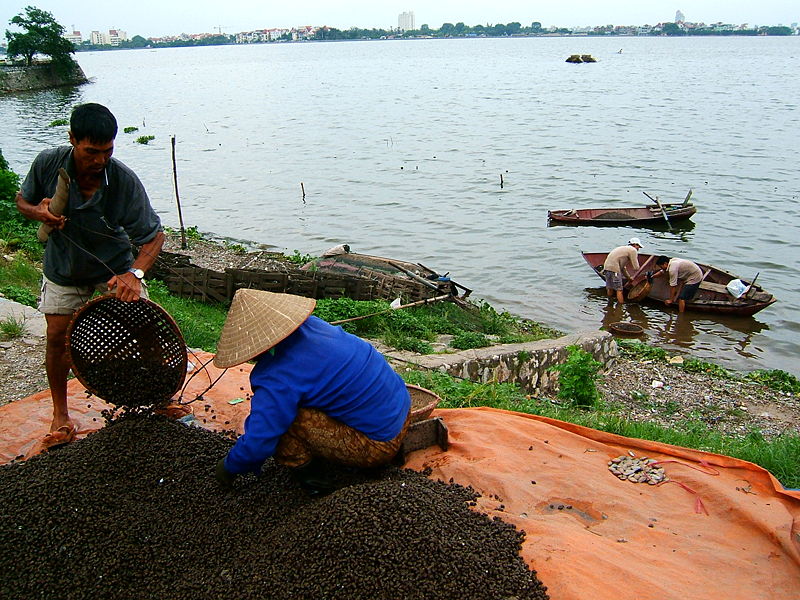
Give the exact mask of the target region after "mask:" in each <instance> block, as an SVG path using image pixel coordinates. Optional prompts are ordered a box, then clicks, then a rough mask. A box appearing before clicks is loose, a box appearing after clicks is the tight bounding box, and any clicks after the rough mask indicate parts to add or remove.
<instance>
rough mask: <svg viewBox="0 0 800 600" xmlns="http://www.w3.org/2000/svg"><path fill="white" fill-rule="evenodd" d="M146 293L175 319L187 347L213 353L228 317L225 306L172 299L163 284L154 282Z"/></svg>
mask: <svg viewBox="0 0 800 600" xmlns="http://www.w3.org/2000/svg"><path fill="white" fill-rule="evenodd" d="M147 289H148V291H149V293H150V299H151V300H152V301H153V302H155V303H156V304H158V305H160V306H161V307H162V308H163V309H164V310H166V311H167V312H168V313H169V314H170V315H171V316H172V318H173V319H175V322H176V323H177V324H178V327H179V328H180V330H181V333H183V338H184V340H185V341H186V345H187V346H189V347H190V348H200V349H202V350H205V351H206V352H216V350H217V342H218V341H219V333H220V331H221V330H222V325H223V323H224V322H225V317H226V316H227V314H228V308H227V306H225V305H222V304H205V303H204V302H199V301H198V300H189V299H187V298H179V297H177V296H173V295H172V294H170V293H169V290H168V289H167V286H166V284H165V283H163V282H161V281H157V280H148V282H147Z"/></svg>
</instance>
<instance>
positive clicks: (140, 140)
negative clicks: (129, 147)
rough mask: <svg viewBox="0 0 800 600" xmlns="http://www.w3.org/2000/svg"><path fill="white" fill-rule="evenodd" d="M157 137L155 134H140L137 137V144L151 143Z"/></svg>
mask: <svg viewBox="0 0 800 600" xmlns="http://www.w3.org/2000/svg"><path fill="white" fill-rule="evenodd" d="M154 139H156V136H154V135H140V136H139V137H137V138H136V143H137V144H149V143H150V142H151V141H152V140H154Z"/></svg>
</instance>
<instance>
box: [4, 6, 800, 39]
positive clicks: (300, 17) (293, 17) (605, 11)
mask: <svg viewBox="0 0 800 600" xmlns="http://www.w3.org/2000/svg"><path fill="white" fill-rule="evenodd" d="M30 5H32V6H35V7H36V8H40V9H42V10H46V11H48V12H51V13H53V16H54V17H55V18H56V20H57V21H58V22H59V23H60V24H61V25H63V26H64V28H65V29H67V30H68V31H71V30H72V28H73V26H74V28H75V29H77V30H79V31H81V33H82V34H83V36H84V38H88V36H89V34H90V33H91V32H92V31H108V30H109V29H123V30H125V31H127V32H128V35H129V36H131V37H132V36H134V35H140V36H142V37H160V36H168V35H178V34H181V33H203V32H208V33H211V32H222V33H228V34H233V33H237V32H241V31H251V30H253V29H263V28H280V27H286V28H291V27H298V26H302V25H316V26H322V25H327V26H329V27H336V28H337V29H350V28H351V27H358V28H361V29H373V28H376V29H396V28H397V26H398V15H400V14H401V13H404V12H409V13H414V17H415V22H416V26H417V27H420V26H422V25H429V26H430V27H431V28H432V29H438V28H439V27H440V26H441V25H442V23H445V22H450V23H457V22H463V23H465V24H466V25H470V26H473V25H478V24H483V25H486V24H496V23H504V24H505V23H510V22H513V21H517V22H520V23H522V24H523V25H525V26H529V25H530V24H531V23H532V22H533V21H538V22H540V23H541V24H542V26H543V27H545V28H547V27H551V26H557V27H568V28H572V27H585V26H594V25H608V24H613V25H645V24H649V25H655V24H657V23H663V22H673V21H674V19H675V15H676V12H677V11H680V12H681V13H683V14H684V15H685V18H686V21H688V22H695V23H697V22H704V23H706V24H710V23H717V22H723V23H730V24H735V25H741V24H744V23H747V24H749V25H751V26H753V25H791V24H792V23H795V22H797V21H800V8H799V7H798V6H800V5H798V4H797V3H796V2H795V3H791V2H788V1H787V0H780V1H779V0H762V1H761V2H758V3H744V2H729V1H728V2H723V1H722V0H695V1H694V2H691V3H687V2H685V1H683V2H681V1H678V2H675V1H674V0H673V1H670V2H665V0H653V1H652V2H649V3H643V2H641V1H640V0H618V1H616V2H614V3H598V2H596V0H566V1H564V2H560V3H558V4H555V3H554V4H553V5H550V4H547V5H542V6H534V5H532V4H531V3H530V2H525V1H523V0H496V1H495V2H491V3H483V2H475V1H470V0H428V1H427V2H426V3H424V4H422V5H420V6H414V3H413V2H409V1H408V0H401V3H398V4H387V3H383V2H381V3H376V2H373V1H372V0H343V1H342V2H338V3H330V2H323V1H322V0H300V1H297V2H294V3H278V2H270V1H259V0H229V1H228V2H225V3H213V4H212V3H198V2H189V1H188V0H172V1H171V2H164V1H163V0H158V1H156V0H139V1H138V2H122V1H121V0H107V1H106V2H102V3H97V2H89V0H72V1H71V2H68V3H67V2H63V0H40V1H36V0H10V1H9V0H5V1H4V2H3V3H2V5H0V21H2V26H3V27H2V29H0V31H2V32H3V33H4V32H5V29H8V28H10V26H9V24H8V22H9V20H10V19H11V18H12V17H13V16H14V15H17V14H19V13H21V12H23V11H24V10H25V7H26V6H30ZM3 37H4V36H3Z"/></svg>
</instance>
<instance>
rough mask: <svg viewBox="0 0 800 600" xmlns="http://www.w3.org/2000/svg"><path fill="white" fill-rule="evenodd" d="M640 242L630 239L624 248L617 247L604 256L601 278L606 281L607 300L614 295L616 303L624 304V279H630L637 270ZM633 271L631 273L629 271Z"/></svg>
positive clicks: (636, 238) (636, 239)
mask: <svg viewBox="0 0 800 600" xmlns="http://www.w3.org/2000/svg"><path fill="white" fill-rule="evenodd" d="M641 248H642V242H641V240H640V239H639V238H638V237H634V238H631V239H630V241H628V244H627V245H626V246H617V247H616V248H614V249H613V250H612V251H611V252H609V253H608V256H606V260H605V262H604V263H603V277H604V278H605V280H606V294H607V295H608V297H609V299H611V298H613V297H614V295H615V294H616V296H617V302H619V303H620V304H624V303H625V295H624V293H623V291H622V290H623V287H624V283H625V279H626V278H627V279H631V278H632V277H633V275H635V274H636V271H638V270H639V255H638V252H639V250H640V249H641ZM630 269H633V273H631V272H630V271H629V270H630Z"/></svg>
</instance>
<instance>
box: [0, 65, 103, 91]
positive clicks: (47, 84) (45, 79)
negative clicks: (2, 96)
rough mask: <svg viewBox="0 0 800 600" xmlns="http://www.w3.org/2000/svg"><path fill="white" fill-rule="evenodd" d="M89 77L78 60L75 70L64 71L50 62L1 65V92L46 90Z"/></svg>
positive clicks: (80, 81)
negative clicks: (28, 65)
mask: <svg viewBox="0 0 800 600" xmlns="http://www.w3.org/2000/svg"><path fill="white" fill-rule="evenodd" d="M87 81H88V79H87V78H86V75H85V74H84V72H83V69H81V67H80V65H79V64H78V63H77V62H76V63H75V68H74V70H73V71H71V72H68V73H63V72H61V71H59V70H58V69H57V68H56V67H54V66H53V65H51V64H50V63H46V64H38V65H33V66H31V67H20V66H7V65H2V66H0V93H9V92H25V91H31V90H45V89H49V88H54V87H62V86H68V85H80V84H82V83H86V82H87Z"/></svg>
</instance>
